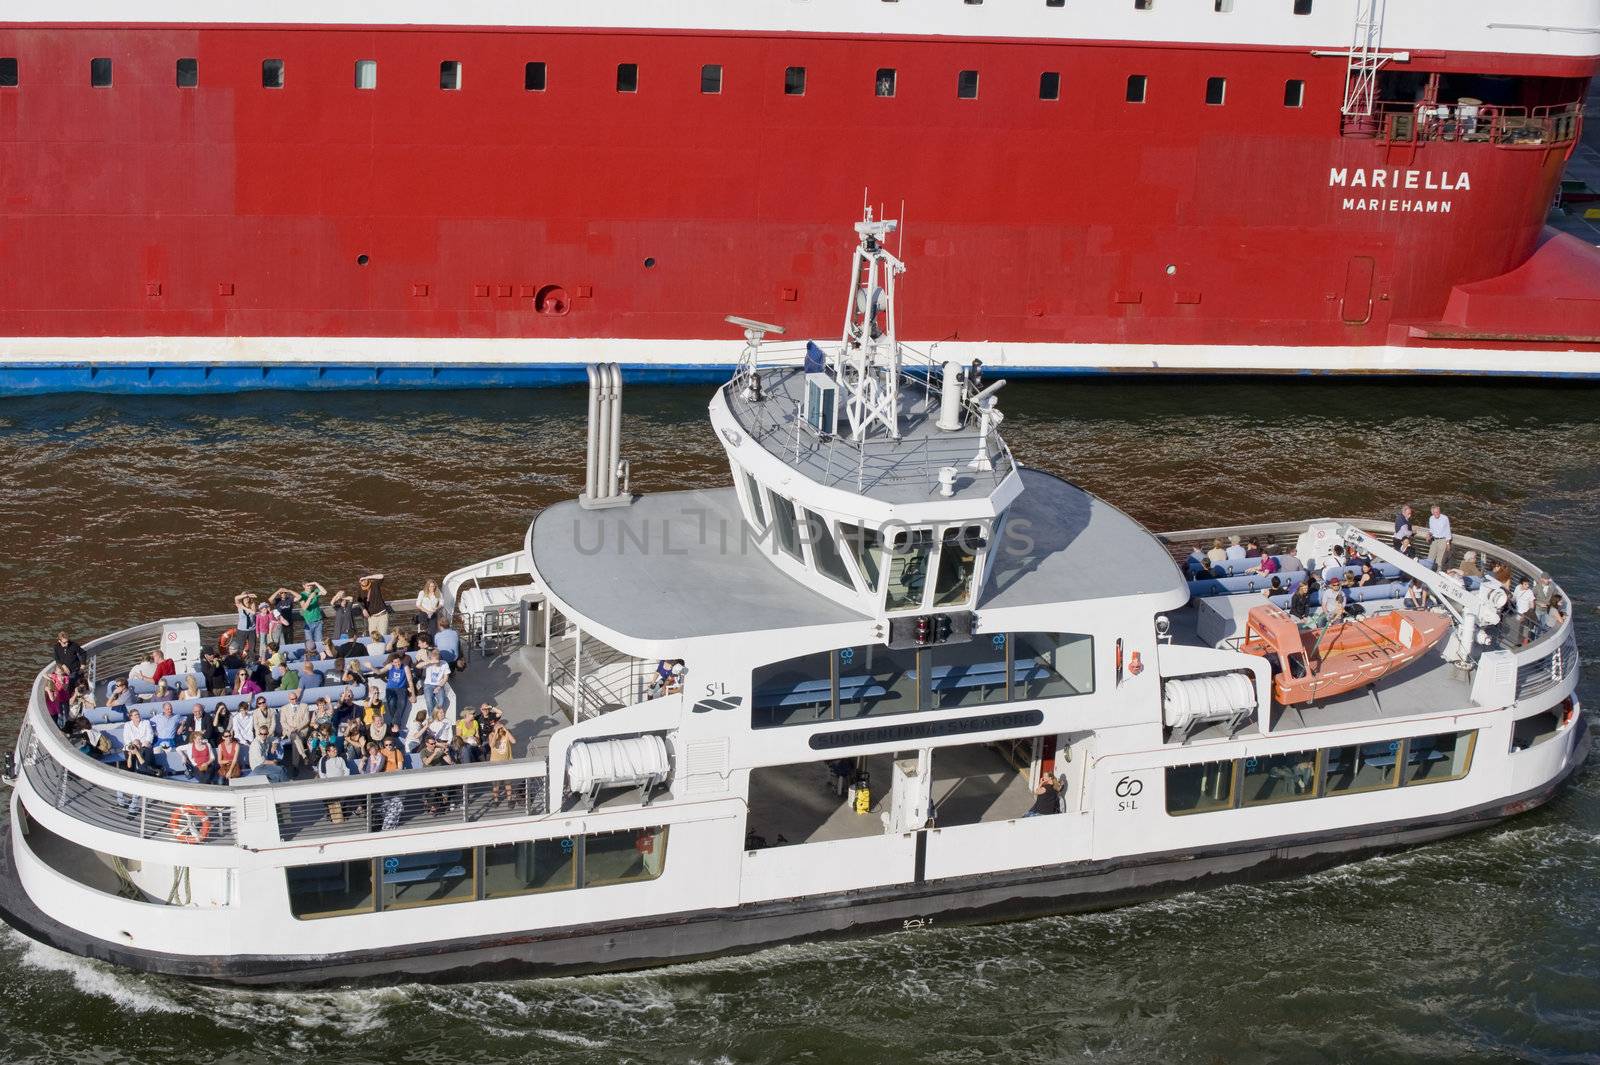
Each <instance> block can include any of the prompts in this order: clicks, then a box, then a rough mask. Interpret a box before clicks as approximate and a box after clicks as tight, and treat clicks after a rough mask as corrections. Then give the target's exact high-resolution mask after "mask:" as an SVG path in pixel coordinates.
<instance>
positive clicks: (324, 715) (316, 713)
mask: <svg viewBox="0 0 1600 1065" xmlns="http://www.w3.org/2000/svg"><path fill="white" fill-rule="evenodd" d="M324 726H326V727H327V729H328V731H329V732H332V731H333V726H334V714H333V701H332V700H331V699H329V698H328V697H327V696H326V695H324V696H321V697H320V698H318V699H317V701H316V702H315V703H313V704H312V706H311V727H312V728H313V729H320V728H322V727H324Z"/></svg>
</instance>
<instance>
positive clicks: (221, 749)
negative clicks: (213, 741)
mask: <svg viewBox="0 0 1600 1065" xmlns="http://www.w3.org/2000/svg"><path fill="white" fill-rule="evenodd" d="M243 754H244V750H243V748H241V747H240V746H239V739H238V737H237V736H235V735H234V734H233V733H232V732H224V733H223V734H222V738H221V739H220V740H218V741H217V776H218V777H219V778H220V779H222V780H233V779H234V778H235V777H237V776H238V775H239V759H240V756H241V755H243Z"/></svg>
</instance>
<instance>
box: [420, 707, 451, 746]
mask: <svg viewBox="0 0 1600 1065" xmlns="http://www.w3.org/2000/svg"><path fill="white" fill-rule="evenodd" d="M453 731H454V729H452V728H451V726H450V722H448V721H446V720H445V717H444V708H443V707H440V708H439V709H437V710H435V711H434V712H433V717H432V719H431V720H429V722H428V724H427V727H426V728H425V729H424V732H426V733H427V735H428V736H432V737H433V738H434V740H436V741H437V742H439V743H441V744H444V743H449V742H450V735H451V733H452V732H453ZM424 743H426V737H424Z"/></svg>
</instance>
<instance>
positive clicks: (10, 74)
mask: <svg viewBox="0 0 1600 1065" xmlns="http://www.w3.org/2000/svg"><path fill="white" fill-rule="evenodd" d="M21 87H22V59H21V57H20V56H14V55H5V56H0V89H19V88H21Z"/></svg>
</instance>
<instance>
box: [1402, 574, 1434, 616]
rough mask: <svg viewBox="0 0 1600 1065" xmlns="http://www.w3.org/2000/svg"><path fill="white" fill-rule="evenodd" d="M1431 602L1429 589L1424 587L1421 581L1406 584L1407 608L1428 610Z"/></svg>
mask: <svg viewBox="0 0 1600 1065" xmlns="http://www.w3.org/2000/svg"><path fill="white" fill-rule="evenodd" d="M1429 604H1430V597H1429V595H1428V589H1427V588H1425V587H1423V584H1422V582H1421V581H1415V580H1414V581H1412V582H1411V583H1410V584H1408V585H1406V597H1405V607H1406V609H1407V610H1426V609H1428V606H1429Z"/></svg>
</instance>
